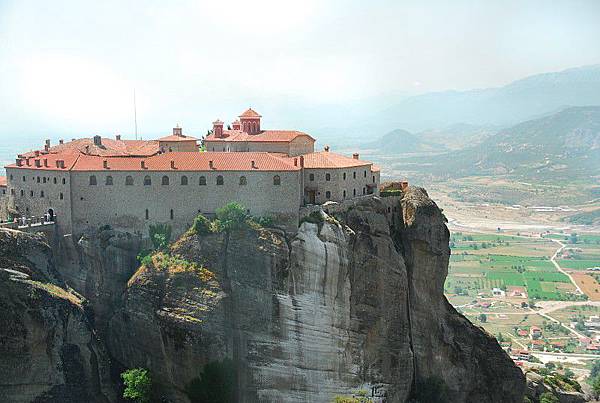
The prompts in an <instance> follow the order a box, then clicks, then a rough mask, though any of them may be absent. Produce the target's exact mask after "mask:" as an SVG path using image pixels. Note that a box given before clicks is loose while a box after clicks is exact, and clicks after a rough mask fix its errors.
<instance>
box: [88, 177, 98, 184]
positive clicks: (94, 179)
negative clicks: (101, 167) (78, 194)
mask: <svg viewBox="0 0 600 403" xmlns="http://www.w3.org/2000/svg"><path fill="white" fill-rule="evenodd" d="M97 184H98V181H97V180H96V175H92V176H90V186H96V185H97Z"/></svg>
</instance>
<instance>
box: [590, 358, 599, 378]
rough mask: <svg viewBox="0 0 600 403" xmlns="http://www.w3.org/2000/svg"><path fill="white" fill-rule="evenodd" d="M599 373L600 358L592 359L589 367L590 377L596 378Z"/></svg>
mask: <svg viewBox="0 0 600 403" xmlns="http://www.w3.org/2000/svg"><path fill="white" fill-rule="evenodd" d="M598 375H600V360H594V362H593V363H592V368H591V369H590V379H593V378H598Z"/></svg>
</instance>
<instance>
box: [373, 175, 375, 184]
mask: <svg viewBox="0 0 600 403" xmlns="http://www.w3.org/2000/svg"><path fill="white" fill-rule="evenodd" d="M373 183H375V175H373Z"/></svg>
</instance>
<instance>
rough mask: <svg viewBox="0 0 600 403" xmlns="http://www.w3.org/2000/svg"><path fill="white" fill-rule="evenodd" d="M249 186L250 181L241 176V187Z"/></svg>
mask: <svg viewBox="0 0 600 403" xmlns="http://www.w3.org/2000/svg"><path fill="white" fill-rule="evenodd" d="M247 184H248V181H247V180H246V177H245V176H240V186H246V185H247Z"/></svg>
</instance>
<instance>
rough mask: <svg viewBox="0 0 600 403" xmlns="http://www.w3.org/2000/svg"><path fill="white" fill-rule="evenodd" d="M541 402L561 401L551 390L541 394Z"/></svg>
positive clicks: (555, 402)
mask: <svg viewBox="0 0 600 403" xmlns="http://www.w3.org/2000/svg"><path fill="white" fill-rule="evenodd" d="M540 403H560V401H559V400H558V397H556V396H554V394H553V393H551V392H546V393H542V395H541V396H540Z"/></svg>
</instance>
